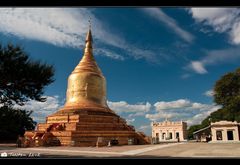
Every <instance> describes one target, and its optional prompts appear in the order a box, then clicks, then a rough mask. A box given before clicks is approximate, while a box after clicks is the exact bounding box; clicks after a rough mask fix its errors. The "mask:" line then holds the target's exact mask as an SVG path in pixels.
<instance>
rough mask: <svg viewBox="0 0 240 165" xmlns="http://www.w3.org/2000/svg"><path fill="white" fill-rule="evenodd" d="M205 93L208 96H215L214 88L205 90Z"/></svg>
mask: <svg viewBox="0 0 240 165" xmlns="http://www.w3.org/2000/svg"><path fill="white" fill-rule="evenodd" d="M204 95H205V96H207V97H213V95H214V91H213V90H208V91H206V92H204Z"/></svg>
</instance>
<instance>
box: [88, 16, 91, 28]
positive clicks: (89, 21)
mask: <svg viewBox="0 0 240 165" xmlns="http://www.w3.org/2000/svg"><path fill="white" fill-rule="evenodd" d="M88 23H89V29H91V26H92V24H91V17H89V20H88Z"/></svg>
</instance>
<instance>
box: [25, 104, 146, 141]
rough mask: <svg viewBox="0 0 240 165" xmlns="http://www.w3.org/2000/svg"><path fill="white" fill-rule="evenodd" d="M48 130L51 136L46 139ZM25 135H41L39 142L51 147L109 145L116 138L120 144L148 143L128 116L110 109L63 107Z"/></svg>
mask: <svg viewBox="0 0 240 165" xmlns="http://www.w3.org/2000/svg"><path fill="white" fill-rule="evenodd" d="M46 133H47V134H48V136H47V138H44V135H46ZM25 136H28V137H31V138H32V137H34V138H36V137H38V138H37V139H38V141H41V144H39V145H43V144H45V145H50V146H51V145H54V144H58V145H63V146H107V145H109V142H110V141H114V140H115V141H117V142H118V145H127V144H147V141H146V139H144V138H145V137H143V136H141V135H140V134H139V133H136V132H135V130H134V127H132V126H129V125H127V124H126V121H125V120H124V119H122V118H120V117H119V116H118V115H116V114H115V113H114V112H112V111H111V110H110V109H105V110H104V109H101V108H100V109H96V108H94V109H91V108H88V109H81V110H73V109H72V110H71V109H67V110H66V109H63V110H60V111H58V112H56V113H55V114H53V115H50V116H48V117H47V118H46V123H40V124H38V126H37V130H36V131H27V132H26V133H25ZM45 137H46V136H45ZM57 141H58V143H56V142H57ZM35 143H36V142H35ZM35 146H36V144H35Z"/></svg>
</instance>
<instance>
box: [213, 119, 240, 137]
mask: <svg viewBox="0 0 240 165" xmlns="http://www.w3.org/2000/svg"><path fill="white" fill-rule="evenodd" d="M239 126H240V123H237V122H236V121H234V122H231V121H219V122H215V123H211V134H212V141H211V142H239V141H240V139H239Z"/></svg>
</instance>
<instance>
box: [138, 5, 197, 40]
mask: <svg viewBox="0 0 240 165" xmlns="http://www.w3.org/2000/svg"><path fill="white" fill-rule="evenodd" d="M141 10H142V11H144V12H145V13H147V14H148V15H150V16H151V17H153V18H154V19H156V20H158V21H160V22H161V23H164V24H165V25H167V26H168V27H170V28H171V29H172V30H173V31H174V32H175V33H176V34H177V35H178V36H179V37H181V38H182V39H183V40H185V41H187V42H189V43H191V42H192V41H193V39H194V36H193V35H192V34H191V33H189V32H187V31H185V30H183V29H182V28H181V27H179V25H178V24H177V22H176V20H174V19H173V18H171V17H169V16H168V15H167V14H165V13H164V12H163V11H162V10H161V9H159V8H143V9H141Z"/></svg>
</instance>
